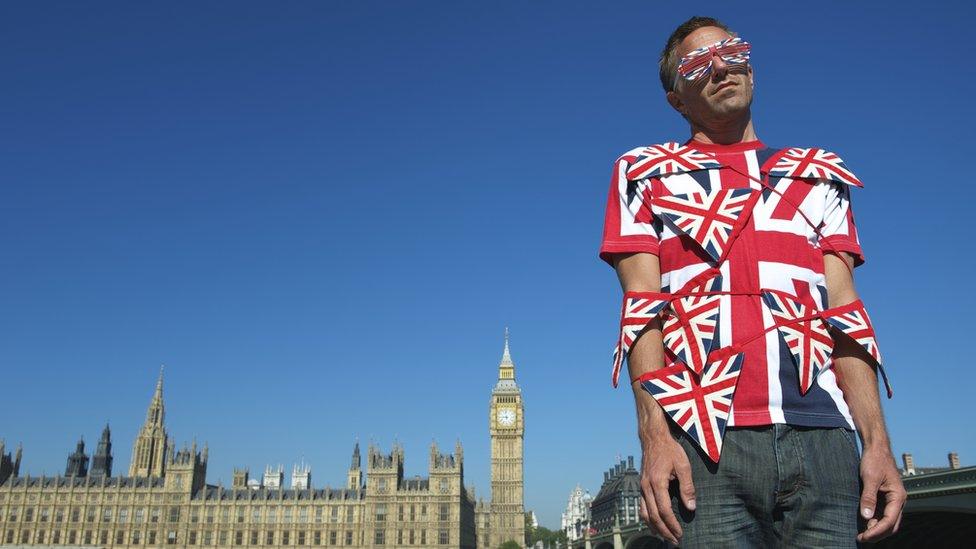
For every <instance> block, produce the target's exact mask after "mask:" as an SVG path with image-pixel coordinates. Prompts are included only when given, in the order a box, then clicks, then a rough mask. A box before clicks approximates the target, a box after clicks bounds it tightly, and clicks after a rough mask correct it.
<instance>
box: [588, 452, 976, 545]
mask: <svg viewBox="0 0 976 549" xmlns="http://www.w3.org/2000/svg"><path fill="white" fill-rule="evenodd" d="M902 481H903V482H904V483H905V489H906V490H907V491H908V502H907V503H906V504H905V513H904V516H903V518H902V523H901V528H900V530H899V532H898V534H896V535H894V536H892V537H891V538H888V539H886V540H884V541H882V542H880V543H878V544H875V545H874V546H875V547H879V548H901V547H923V546H926V547H965V546H968V545H969V543H971V542H972V540H973V539H976V520H974V519H976V467H964V468H960V469H950V470H946V471H939V472H934V473H926V474H920V475H914V476H907V477H903V478H902ZM573 547H574V549H657V548H659V547H668V544H666V543H664V542H662V541H660V540H658V539H657V538H655V537H653V536H652V535H651V533H650V531H649V530H648V528H647V526H645V525H644V524H642V523H640V522H636V523H634V522H631V523H628V524H623V525H621V524H620V523H619V522H617V523H616V524H614V526H613V527H612V528H609V529H605V530H604V531H601V532H598V533H596V534H591V535H588V536H587V537H585V538H584V539H583V540H580V541H578V542H576V543H575V544H574V545H573Z"/></svg>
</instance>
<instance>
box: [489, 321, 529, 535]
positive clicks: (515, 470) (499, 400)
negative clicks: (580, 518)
mask: <svg viewBox="0 0 976 549" xmlns="http://www.w3.org/2000/svg"><path fill="white" fill-rule="evenodd" d="M523 412H524V408H523V405H522V390H521V389H520V388H519V386H518V384H517V383H516V382H515V363H514V362H513V361H512V355H511V351H510V350H509V333H508V328H505V348H504V350H503V351H502V359H501V362H499V364H498V382H497V383H495V389H494V390H493V391H492V392H491V402H490V404H489V413H488V415H489V418H488V430H489V433H490V434H491V515H490V518H489V546H490V547H498V546H499V545H501V544H503V543H505V542H506V541H509V540H511V541H515V542H516V543H518V544H519V545H520V546H524V545H525V515H524V512H525V509H524V504H523V492H524V483H523V466H522V463H523V450H522V441H523V439H524V436H525V422H524V417H523Z"/></svg>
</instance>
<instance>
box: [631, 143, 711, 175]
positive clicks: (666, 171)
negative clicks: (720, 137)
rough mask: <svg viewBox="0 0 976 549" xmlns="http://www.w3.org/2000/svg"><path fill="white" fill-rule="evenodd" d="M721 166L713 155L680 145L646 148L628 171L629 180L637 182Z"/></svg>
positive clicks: (661, 145)
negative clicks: (648, 178)
mask: <svg viewBox="0 0 976 549" xmlns="http://www.w3.org/2000/svg"><path fill="white" fill-rule="evenodd" d="M720 166H721V164H720V163H719V162H718V161H717V160H715V158H714V157H712V156H711V155H708V154H705V153H703V152H700V151H697V150H695V149H693V148H691V147H686V146H684V145H680V144H678V143H662V144H660V145H651V146H650V147H645V148H644V149H643V150H641V151H640V153H639V154H638V155H637V159H636V160H634V162H633V163H631V165H630V168H629V169H628V170H627V179H628V180H629V181H636V180H638V179H644V178H647V177H660V176H662V175H671V174H676V173H686V172H693V171H696V170H707V169H709V168H718V167H720Z"/></svg>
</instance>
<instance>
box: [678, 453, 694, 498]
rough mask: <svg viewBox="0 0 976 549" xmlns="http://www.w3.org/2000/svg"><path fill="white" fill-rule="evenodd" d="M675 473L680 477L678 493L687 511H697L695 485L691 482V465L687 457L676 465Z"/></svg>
mask: <svg viewBox="0 0 976 549" xmlns="http://www.w3.org/2000/svg"><path fill="white" fill-rule="evenodd" d="M674 472H675V473H677V475H678V491H679V493H680V494H681V501H682V502H683V503H684V504H685V509H688V510H689V511H694V510H695V483H694V482H692V480H691V465H690V464H689V463H688V459H687V457H686V458H685V459H683V460H680V459H679V460H678V463H675V464H674Z"/></svg>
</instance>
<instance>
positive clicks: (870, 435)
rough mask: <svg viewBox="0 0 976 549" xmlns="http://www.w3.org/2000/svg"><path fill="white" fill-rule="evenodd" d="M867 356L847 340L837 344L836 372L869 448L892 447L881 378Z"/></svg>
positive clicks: (835, 353)
mask: <svg viewBox="0 0 976 549" xmlns="http://www.w3.org/2000/svg"><path fill="white" fill-rule="evenodd" d="M867 358H868V357H867V353H866V352H865V351H864V349H863V348H861V346H860V345H859V344H858V343H857V342H855V341H853V340H851V339H850V338H847V337H840V338H838V339H837V340H835V342H834V357H833V362H834V366H833V368H834V370H835V371H836V373H837V384H838V385H839V386H840V389H841V391H843V392H844V400H845V401H846V402H847V406H848V408H850V410H851V417H852V418H853V419H854V425H855V426H856V427H857V431H858V433H860V435H861V442H862V443H863V444H864V447H865V448H868V447H871V446H880V445H884V446H885V447H888V446H889V442H888V431H887V429H886V428H885V421H884V415H883V413H882V411H881V397H880V396H879V393H878V377H877V374H876V373H875V371H874V368H873V367H872V365H871V364H869V363H868V361H867Z"/></svg>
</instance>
